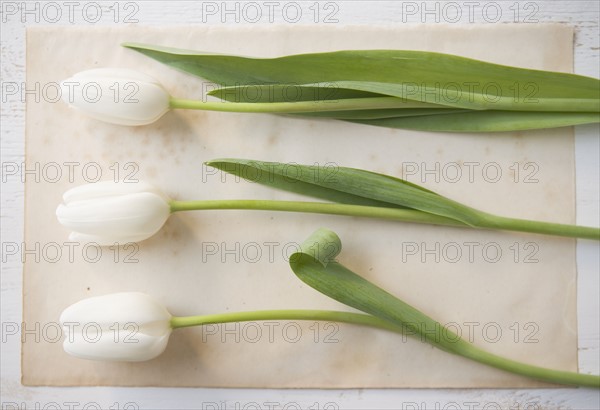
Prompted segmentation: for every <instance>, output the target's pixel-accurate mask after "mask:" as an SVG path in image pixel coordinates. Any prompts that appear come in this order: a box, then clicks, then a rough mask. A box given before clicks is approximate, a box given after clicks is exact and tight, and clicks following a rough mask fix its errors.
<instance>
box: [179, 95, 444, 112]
mask: <svg viewBox="0 0 600 410" xmlns="http://www.w3.org/2000/svg"><path fill="white" fill-rule="evenodd" d="M170 107H171V108H183V109H192V110H206V111H224V112H244V113H275V114H284V113H303V112H309V113H310V112H320V111H327V112H329V111H348V110H365V109H384V108H448V107H446V106H443V105H438V104H429V103H423V102H419V101H410V100H404V99H401V98H396V97H373V98H347V99H342V100H334V101H327V102H325V101H322V100H321V101H319V100H314V101H298V102H273V103H247V102H239V103H237V102H227V101H200V100H186V99H181V98H171V100H170Z"/></svg>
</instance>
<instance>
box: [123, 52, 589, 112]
mask: <svg viewBox="0 0 600 410" xmlns="http://www.w3.org/2000/svg"><path fill="white" fill-rule="evenodd" d="M123 45H124V46H125V47H128V48H131V49H134V50H136V51H139V52H140V53H143V54H145V55H147V56H148V57H151V58H154V59H156V60H158V61H160V62H162V63H164V64H167V65H169V66H171V67H173V68H176V69H179V70H182V71H185V72H188V73H190V74H193V75H196V76H199V77H202V78H205V79H207V80H210V81H213V82H215V83H217V84H219V85H222V86H240V85H245V84H273V83H275V84H305V85H309V84H323V83H329V84H330V83H336V84H337V85H338V86H339V87H341V88H349V89H355V90H362V91H368V92H374V93H378V94H386V95H392V96H396V97H400V98H405V99H407V100H415V101H422V102H430V103H434V104H443V105H448V106H454V107H459V108H471V109H510V110H528V111H531V110H534V111H546V110H547V109H550V110H552V111H557V110H558V111H560V110H562V111H583V112H598V111H600V100H599V98H598V93H599V90H600V81H598V80H597V79H594V78H589V77H583V76H578V75H574V74H566V73H557V72H549V71H541V70H530V69H523V68H517V67H509V66H503V65H498V64H492V63H487V62H483V61H479V60H473V59H469V58H464V57H459V56H454V55H448V54H441V53H433V52H425V51H410V50H347V51H336V52H329V53H314V54H298V55H291V56H285V57H279V58H248V57H238V56H229V55H220V54H208V53H202V52H196V51H189V50H180V49H175V48H169V47H161V46H152V45H147V44H136V43H125V44H123ZM534 107H535V108H534Z"/></svg>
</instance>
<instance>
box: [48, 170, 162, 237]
mask: <svg viewBox="0 0 600 410" xmlns="http://www.w3.org/2000/svg"><path fill="white" fill-rule="evenodd" d="M63 200H64V204H60V205H59V206H58V208H57V209H56V216H57V218H58V221H59V222H60V223H61V224H62V225H63V226H65V227H66V228H69V229H71V230H72V231H73V232H72V233H71V235H70V236H69V240H71V241H74V242H94V243H96V244H98V245H101V246H109V245H113V244H115V243H119V244H125V243H129V242H139V241H143V240H144V239H148V238H149V237H151V236H152V235H154V234H155V233H156V232H158V231H159V230H160V228H161V227H162V226H163V225H164V223H165V222H166V221H167V219H168V218H169V215H170V213H171V210H170V206H169V199H168V198H167V197H166V196H165V195H164V194H162V193H161V192H160V191H159V190H157V189H156V188H155V187H153V186H152V185H150V184H147V183H144V182H141V181H140V182H137V183H126V182H119V183H114V182H112V181H104V182H97V183H93V184H87V185H82V186H79V187H76V188H73V189H70V190H68V191H67V192H65V194H64V195H63Z"/></svg>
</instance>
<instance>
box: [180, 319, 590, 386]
mask: <svg viewBox="0 0 600 410" xmlns="http://www.w3.org/2000/svg"><path fill="white" fill-rule="evenodd" d="M267 320H306V321H327V322H341V323H350V324H354V325H360V326H369V327H373V328H377V329H384V330H389V331H393V332H396V333H401V334H406V333H405V329H404V328H402V327H398V326H396V325H394V324H392V323H391V322H388V321H386V320H382V319H379V318H377V317H375V316H371V315H367V314H361V313H350V312H337V311H330V310H259V311H252V312H234V313H221V314H214V315H199V316H183V317H173V318H171V327H172V328H173V329H179V328H184V327H191V326H202V325H209V324H219V323H232V322H251V321H267ZM458 342H459V343H457V345H456V349H448V350H446V351H448V352H451V353H454V354H457V355H459V356H463V357H466V358H469V359H471V360H474V361H476V362H479V363H482V364H486V365H488V366H491V367H495V368H497V369H501V370H505V371H508V372H511V373H515V374H519V375H522V376H527V377H531V378H533V379H537V380H540V381H545V382H549V383H559V384H568V385H576V386H586V387H596V388H598V387H599V386H600V378H599V377H598V376H593V375H587V374H580V373H573V372H566V371H560V370H551V369H545V368H542V367H537V366H531V365H528V364H525V363H521V362H516V361H514V360H510V359H506V358H503V357H500V356H496V355H494V354H491V353H488V352H486V351H484V350H481V349H479V348H477V347H475V346H473V345H471V344H469V343H466V342H464V341H463V340H462V339H460V340H459V341H458Z"/></svg>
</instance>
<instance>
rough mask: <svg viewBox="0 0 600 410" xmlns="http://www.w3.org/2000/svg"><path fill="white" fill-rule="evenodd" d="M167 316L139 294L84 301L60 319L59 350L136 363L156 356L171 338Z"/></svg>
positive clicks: (99, 297)
mask: <svg viewBox="0 0 600 410" xmlns="http://www.w3.org/2000/svg"><path fill="white" fill-rule="evenodd" d="M170 320H171V314H170V313H169V312H168V311H167V309H166V308H165V307H164V306H163V305H161V304H160V303H159V302H157V301H156V300H154V299H153V298H151V297H150V296H148V295H145V294H143V293H135V292H128V293H115V294H112V295H105V296H97V297H93V298H89V299H84V300H82V301H79V302H77V303H75V304H74V305H71V306H69V307H68V308H67V309H65V311H64V312H63V313H62V315H61V316H60V323H61V325H62V326H63V330H64V334H65V335H66V337H65V341H64V343H63V348H64V349H65V351H66V352H67V353H69V354H70V355H73V356H76V357H79V358H82V359H90V360H111V361H128V362H139V361H144V360H150V359H153V358H155V357H157V356H158V355H160V354H161V353H162V352H163V351H164V350H165V348H166V347H167V342H168V341H169V336H170V334H171V325H170Z"/></svg>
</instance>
